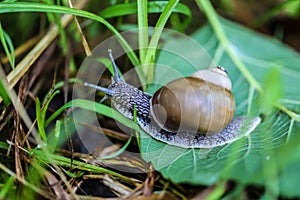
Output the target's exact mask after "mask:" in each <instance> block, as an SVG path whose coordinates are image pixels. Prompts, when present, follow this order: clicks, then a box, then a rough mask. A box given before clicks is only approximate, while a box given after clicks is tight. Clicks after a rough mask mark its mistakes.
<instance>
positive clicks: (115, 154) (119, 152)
mask: <svg viewBox="0 0 300 200" xmlns="http://www.w3.org/2000/svg"><path fill="white" fill-rule="evenodd" d="M131 140H132V136H130V137H129V139H128V140H127V142H126V143H125V144H124V145H123V147H122V148H120V149H119V150H118V151H116V152H114V153H112V154H109V155H107V156H103V157H101V158H100V159H101V160H105V159H111V158H114V157H116V156H118V155H120V154H121V153H123V152H124V151H125V150H126V149H127V147H128V146H129V144H130V142H131Z"/></svg>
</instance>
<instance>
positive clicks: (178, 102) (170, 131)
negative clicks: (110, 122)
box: [84, 49, 261, 148]
mask: <svg viewBox="0 0 300 200" xmlns="http://www.w3.org/2000/svg"><path fill="white" fill-rule="evenodd" d="M108 52H109V57H110V59H111V62H112V65H113V68H114V76H113V78H112V83H111V84H110V85H109V86H108V87H107V88H104V87H101V86H97V85H94V84H90V83H84V85H85V86H89V87H92V88H95V89H97V90H100V91H103V92H105V93H106V95H107V96H109V97H111V101H112V105H113V106H114V108H115V109H116V110H118V111H119V112H120V113H122V114H123V115H124V116H126V117H128V118H130V119H133V112H134V109H135V110H136V120H137V122H138V124H139V126H140V127H141V128H142V129H143V130H144V131H145V132H146V133H148V134H149V135H150V136H152V137H153V138H155V139H156V140H159V141H161V142H165V143H167V144H169V145H174V146H179V147H183V148H213V147H216V146H221V145H224V144H227V143H231V142H233V141H236V140H238V139H240V138H242V137H243V136H247V135H248V134H250V133H251V132H252V131H253V130H254V129H255V128H256V127H257V125H258V124H259V123H260V121H261V119H260V117H257V116H254V117H249V116H240V117H234V112H235V101H234V97H233V95H232V93H231V87H232V85H231V80H230V79H229V77H228V74H227V72H226V70H225V69H224V68H222V67H215V68H210V69H207V70H199V71H197V72H195V73H193V74H192V75H191V76H189V77H183V78H178V79H175V80H173V81H171V82H169V83H167V84H166V85H165V86H163V87H161V88H160V89H159V90H158V91H156V92H155V93H154V95H153V96H152V95H150V94H148V93H145V92H143V91H141V90H139V89H138V88H136V87H134V86H132V85H130V84H128V83H126V82H125V81H123V80H122V79H121V77H120V74H119V72H118V70H117V66H116V64H115V62H114V58H113V56H112V51H111V50H110V49H109V50H108Z"/></svg>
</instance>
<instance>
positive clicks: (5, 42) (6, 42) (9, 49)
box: [0, 22, 15, 69]
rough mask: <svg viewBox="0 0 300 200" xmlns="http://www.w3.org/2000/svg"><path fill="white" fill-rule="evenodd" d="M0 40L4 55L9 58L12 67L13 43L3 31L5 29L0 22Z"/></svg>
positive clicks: (13, 65)
mask: <svg viewBox="0 0 300 200" xmlns="http://www.w3.org/2000/svg"><path fill="white" fill-rule="evenodd" d="M0 40H1V43H2V46H3V49H4V51H5V53H6V56H7V58H8V60H9V63H10V66H11V68H12V69H14V68H15V49H14V45H13V43H12V41H11V39H10V37H9V35H7V34H6V33H5V31H4V30H3V29H2V25H1V22H0Z"/></svg>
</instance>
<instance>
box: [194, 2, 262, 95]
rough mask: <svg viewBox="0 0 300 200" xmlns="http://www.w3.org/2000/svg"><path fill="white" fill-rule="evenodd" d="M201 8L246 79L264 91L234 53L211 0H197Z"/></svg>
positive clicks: (260, 90)
mask: <svg viewBox="0 0 300 200" xmlns="http://www.w3.org/2000/svg"><path fill="white" fill-rule="evenodd" d="M196 3H197V4H198V6H199V8H200V9H201V10H202V11H203V12H204V13H205V15H206V17H207V18H208V20H209V22H210V24H211V26H212V28H213V29H214V32H215V34H216V36H217V38H218V39H219V41H220V44H221V45H223V46H224V48H225V51H226V52H227V53H228V55H229V57H230V58H231V59H232V61H233V62H234V64H235V65H236V67H237V68H238V69H239V70H240V72H241V73H242V74H243V76H244V77H245V78H246V80H247V81H248V82H249V83H250V84H251V85H252V86H253V87H254V88H255V89H256V90H258V91H259V92H262V88H261V86H260V84H259V83H258V81H257V80H256V79H255V78H254V77H253V76H252V74H251V73H250V72H249V70H248V69H247V67H246V66H245V65H244V63H243V62H242V61H241V60H240V59H239V57H238V56H237V55H236V54H235V53H234V51H233V49H232V48H231V44H230V41H229V40H228V38H227V36H226V34H225V32H224V29H223V28H222V25H221V23H220V20H219V18H218V16H217V13H216V12H215V10H214V8H213V7H212V5H211V3H210V1H207V0H196Z"/></svg>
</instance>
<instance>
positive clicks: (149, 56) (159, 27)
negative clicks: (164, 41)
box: [143, 0, 179, 83]
mask: <svg viewBox="0 0 300 200" xmlns="http://www.w3.org/2000/svg"><path fill="white" fill-rule="evenodd" d="M178 2H179V0H170V1H168V4H167V5H166V7H165V9H164V11H163V12H162V13H161V15H160V16H159V19H158V20H157V23H156V25H155V28H154V32H153V35H152V37H151V40H150V43H149V46H148V49H147V53H146V57H145V61H144V62H143V63H144V64H150V63H151V61H155V53H156V49H157V45H158V41H159V38H160V35H161V33H162V31H163V28H164V27H165V25H166V23H167V20H168V19H169V17H170V15H171V14H172V12H173V9H174V8H175V7H176V6H177V4H178ZM146 67H147V68H143V71H144V74H147V83H149V82H151V81H152V80H153V76H154V65H151V66H150V65H146Z"/></svg>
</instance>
